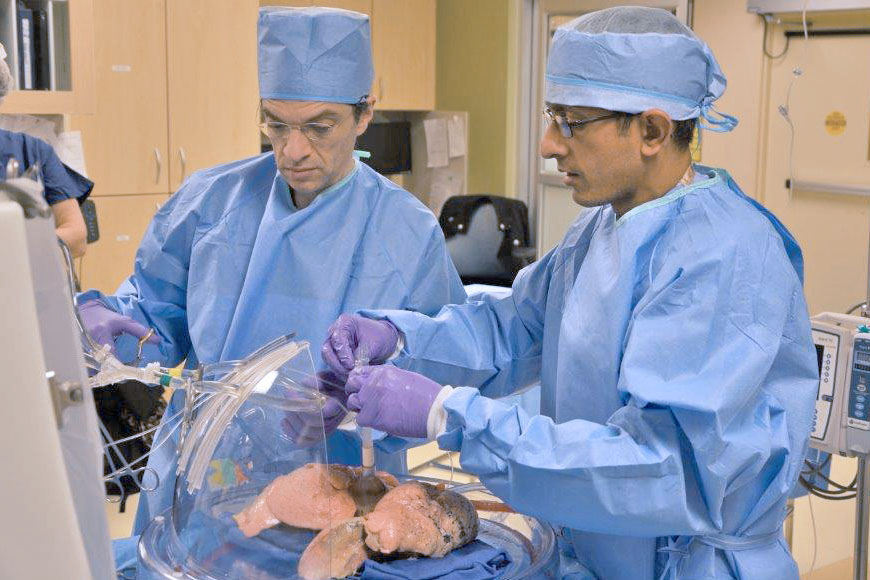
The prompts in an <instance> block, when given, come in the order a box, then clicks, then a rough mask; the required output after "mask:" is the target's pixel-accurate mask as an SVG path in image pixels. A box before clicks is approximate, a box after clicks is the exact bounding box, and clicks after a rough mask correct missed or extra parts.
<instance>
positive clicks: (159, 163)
mask: <svg viewBox="0 0 870 580" xmlns="http://www.w3.org/2000/svg"><path fill="white" fill-rule="evenodd" d="M154 161H155V162H156V163H157V175H156V176H155V177H154V183H160V173H161V172H162V171H163V163H162V160H161V159H160V149H158V148H157V147H155V148H154Z"/></svg>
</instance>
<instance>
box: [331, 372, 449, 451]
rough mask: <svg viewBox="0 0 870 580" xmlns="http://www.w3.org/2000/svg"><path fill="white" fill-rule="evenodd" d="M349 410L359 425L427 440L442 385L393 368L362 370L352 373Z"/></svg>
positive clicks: (346, 387) (348, 380)
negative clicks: (432, 410) (433, 408)
mask: <svg viewBox="0 0 870 580" xmlns="http://www.w3.org/2000/svg"><path fill="white" fill-rule="evenodd" d="M344 388H345V390H346V391H347V393H348V394H349V395H350V396H349V397H348V399H347V408H348V409H350V410H351V411H357V413H358V415H357V416H356V422H357V424H358V425H361V426H363V427H374V428H375V429H378V430H380V431H385V432H386V433H389V434H390V435H398V436H400V437H419V438H423V437H426V436H427V433H426V422H427V420H428V419H429V409H430V408H431V407H432V403H434V402H435V397H437V396H438V393H439V392H440V391H441V385H439V384H438V383H436V382H435V381H433V380H431V379H427V378H426V377H424V376H423V375H418V374H417V373H413V372H411V371H406V370H403V369H400V368H398V367H394V366H392V365H386V366H376V367H360V368H358V369H356V370H354V371H353V372H352V373H350V376H349V377H348V378H347V384H346V385H345V387H344Z"/></svg>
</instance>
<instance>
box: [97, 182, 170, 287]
mask: <svg viewBox="0 0 870 580" xmlns="http://www.w3.org/2000/svg"><path fill="white" fill-rule="evenodd" d="M92 199H93V200H94V204H95V205H96V206H97V222H98V223H99V226H100V239H99V240H98V241H96V242H94V243H93V244H90V245H89V246H88V250H87V253H85V255H84V257H83V258H82V261H81V265H82V266H81V286H82V289H83V290H87V289H92V288H93V289H97V290H102V291H103V292H105V293H107V294H111V293H113V292H115V290H117V288H118V285H119V284H120V283H121V282H123V281H124V279H125V278H127V276H129V275H130V274H132V273H133V260H134V258H135V256H136V250H137V249H138V248H139V242H141V241H142V236H143V235H144V234H145V230H146V229H147V228H148V224H149V223H151V218H152V217H153V216H154V214H155V213H156V212H157V208H159V207H160V205H162V204H163V203H165V202H166V200H167V199H169V195H168V194H165V193H159V194H153V195H112V196H100V197H95V198H92Z"/></svg>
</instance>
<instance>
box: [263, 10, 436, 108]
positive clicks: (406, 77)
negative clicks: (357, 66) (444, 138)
mask: <svg viewBox="0 0 870 580" xmlns="http://www.w3.org/2000/svg"><path fill="white" fill-rule="evenodd" d="M260 4H261V5H263V6H314V5H316V6H328V7H333V8H344V9H346V10H354V11H356V12H363V13H365V14H369V15H370V16H371V26H372V56H373V59H374V66H375V79H374V84H373V86H372V94H373V95H374V96H375V97H376V98H377V99H378V102H377V104H376V105H375V108H376V109H379V110H382V111H429V110H432V109H434V108H435V20H436V11H435V0H261V1H260Z"/></svg>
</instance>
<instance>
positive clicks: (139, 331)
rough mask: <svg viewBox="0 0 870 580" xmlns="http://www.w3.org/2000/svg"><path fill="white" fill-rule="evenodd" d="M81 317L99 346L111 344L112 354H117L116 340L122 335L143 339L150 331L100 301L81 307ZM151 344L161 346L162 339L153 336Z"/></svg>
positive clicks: (91, 301) (149, 339)
mask: <svg viewBox="0 0 870 580" xmlns="http://www.w3.org/2000/svg"><path fill="white" fill-rule="evenodd" d="M79 315H80V316H81V319H82V324H83V325H84V327H85V330H87V331H88V334H90V335H91V338H93V339H94V340H95V341H96V342H98V343H99V344H109V345H111V346H112V352H115V339H116V338H118V337H119V336H120V335H122V334H130V335H132V336H135V337H136V338H137V339H140V340H141V339H142V337H143V336H145V335H146V334H148V329H147V328H145V327H144V326H142V325H141V324H139V323H138V322H136V321H135V320H133V319H132V318H130V317H129V316H124V315H123V314H118V313H117V312H115V311H113V310H109V309H108V308H106V307H105V306H103V304H102V303H101V302H100V301H99V300H89V301H87V302H85V303H84V304H82V305H80V306H79ZM147 342H148V343H150V344H159V343H160V337H159V336H158V335H157V334H152V335H151V336H150V337H149V338H148V340H147Z"/></svg>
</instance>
